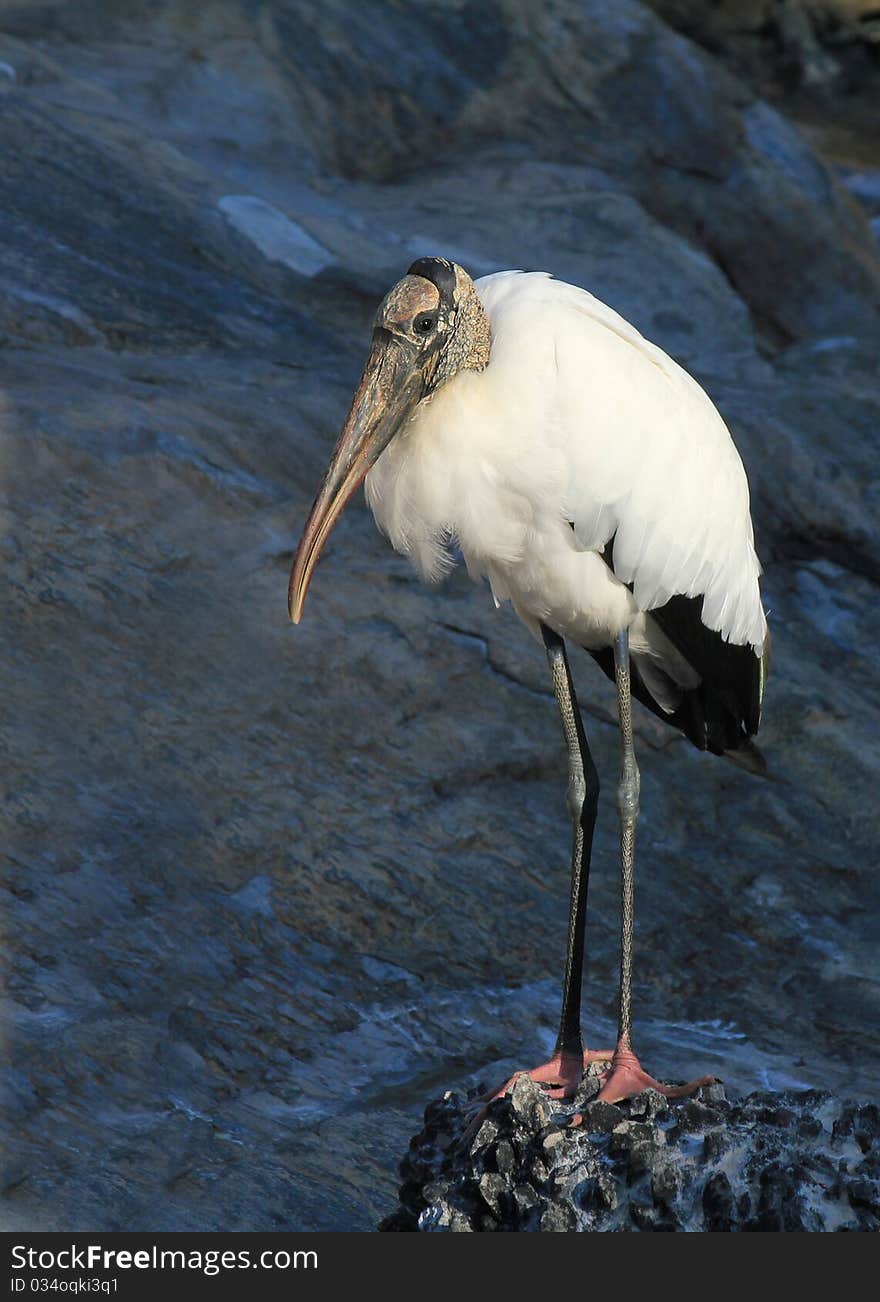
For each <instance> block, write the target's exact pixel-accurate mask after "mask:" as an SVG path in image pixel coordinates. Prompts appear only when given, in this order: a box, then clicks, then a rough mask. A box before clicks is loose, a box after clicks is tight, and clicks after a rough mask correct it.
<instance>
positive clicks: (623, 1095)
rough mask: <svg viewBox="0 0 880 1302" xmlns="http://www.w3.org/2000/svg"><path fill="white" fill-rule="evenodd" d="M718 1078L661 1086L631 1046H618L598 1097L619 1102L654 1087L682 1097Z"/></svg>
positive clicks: (671, 1095)
mask: <svg viewBox="0 0 880 1302" xmlns="http://www.w3.org/2000/svg"><path fill="white" fill-rule="evenodd" d="M715 1080H716V1078H715V1077H714V1076H701V1077H700V1079H699V1080H692V1081H689V1082H688V1083H687V1085H662V1084H661V1083H660V1081H658V1080H655V1079H654V1077H653V1076H649V1075H648V1073H647V1072H646V1071H643V1070H642V1064H641V1063H640V1062H639V1060H638V1058H637V1057H636V1055H635V1054H634V1053H633V1051H632V1049H630V1048H629V1047H628V1046H626V1045H623V1046H622V1045H618V1046H617V1048H616V1049H615V1050H614V1057H613V1058H612V1060H611V1071H610V1072H609V1074H608V1076H607V1077H606V1080H605V1084H604V1085H603V1086H602V1088H601V1090H600V1091H599V1098H600V1099H603V1100H604V1101H605V1102H606V1103H619V1102H620V1101H621V1099H631V1098H633V1097H634V1096H635V1095H636V1094H640V1093H641V1092H642V1090H648V1089H651V1090H657V1092H658V1093H659V1094H664V1095H665V1096H666V1098H668V1099H683V1098H687V1096H688V1095H689V1094H693V1093H695V1092H696V1091H697V1090H698V1089H699V1088H700V1086H701V1085H714V1084H715ZM576 1124H577V1121H576V1119H574V1118H573V1119H572V1125H576Z"/></svg>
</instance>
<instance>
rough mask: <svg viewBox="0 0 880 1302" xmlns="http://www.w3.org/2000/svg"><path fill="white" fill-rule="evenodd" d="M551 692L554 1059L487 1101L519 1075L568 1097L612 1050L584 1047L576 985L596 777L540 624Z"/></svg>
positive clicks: (562, 663) (563, 665)
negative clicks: (562, 852) (561, 892)
mask: <svg viewBox="0 0 880 1302" xmlns="http://www.w3.org/2000/svg"><path fill="white" fill-rule="evenodd" d="M541 633H542V635H543V638H544V646H545V648H546V651H547V661H548V663H549V665H550V677H551V681H552V683H553V694H554V696H555V697H556V702H557V704H558V706H559V714H560V718H561V720H562V731H563V734H564V736H565V745H566V749H567V751H568V791H567V796H566V802H567V804H568V812H569V814H570V816H571V821H572V834H573V835H572V855H571V904H570V908H569V916H568V948H567V953H566V960H565V978H564V981H563V986H562V1013H561V1016H560V1019H559V1034H558V1036H557V1037H556V1048H555V1049H554V1051H553V1056H552V1057H551V1058H550V1059H549V1060H548V1061H547V1062H545V1063H542V1064H541V1065H540V1066H539V1067H534V1068H532V1070H531V1071H527V1072H521V1071H519V1072H516V1073H515V1074H514V1075H513V1076H511V1078H510V1080H508V1081H505V1083H504V1085H503V1086H502V1087H501V1089H500V1090H498V1091H496V1092H495V1093H494V1094H493V1095H492V1097H493V1098H500V1097H501V1095H503V1094H506V1093H507V1091H508V1090H509V1089H510V1087H511V1086H512V1085H513V1083H514V1081H515V1080H516V1079H517V1077H519V1076H523V1075H526V1076H530V1077H531V1078H532V1080H534V1081H538V1082H540V1083H542V1084H546V1085H548V1086H549V1087H550V1088H549V1089H548V1093H549V1094H550V1096H551V1097H552V1098H571V1096H572V1095H573V1094H574V1092H575V1090H576V1089H577V1087H578V1085H579V1084H580V1081H581V1077H582V1075H583V1073H584V1069H585V1068H586V1067H587V1066H588V1065H589V1064H590V1063H591V1062H607V1063H608V1064H609V1067H610V1063H611V1057H612V1052H613V1051H612V1050H611V1049H585V1048H584V1044H583V1040H582V1038H581V981H582V976H583V967H584V929H585V923H586V913H587V887H588V885H589V881H590V858H591V855H592V849H593V830H594V828H595V826H596V809H597V806H598V801H599V775H598V773H597V772H596V766H595V764H594V763H593V757H592V755H591V754H590V747H589V745H588V743H587V737H586V734H585V732H584V725H583V722H582V720H581V712H580V709H579V708H578V702H577V696H576V695H575V690H574V684H573V683H572V681H571V670H570V669H569V666H568V656H567V655H566V653H565V643H564V641H563V640H562V638H561V637H560V636H559V634H558V633H554V632H553V630H552V629H550V628H548V627H547V626H546V625H545V624H542V625H541Z"/></svg>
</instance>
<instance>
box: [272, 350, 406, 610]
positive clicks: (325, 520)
mask: <svg viewBox="0 0 880 1302" xmlns="http://www.w3.org/2000/svg"><path fill="white" fill-rule="evenodd" d="M416 359H417V353H416V351H415V349H414V348H412V347H410V346H408V345H407V344H406V343H404V342H403V341H402V340H400V339H398V338H397V337H396V336H395V335H392V334H389V332H388V331H387V330H383V329H381V328H379V329H376V330H374V331H373V343H372V347H371V348H370V355H369V357H368V358H367V364H366V366H365V367H364V373H363V375H362V376H361V382H360V384H359V385H358V387H357V392H356V393H355V395H354V398H353V399H352V403H351V408H350V410H349V413H348V416H347V417H346V421H345V424H344V425H343V427H342V433H341V434H340V435H339V440H338V442H337V444H336V447H335V448H334V449H333V456H332V458H331V461H330V465H329V466H328V468H327V473H326V475H325V476H324V482H323V484H322V485H321V488H320V491H319V492H318V496H317V497H316V498H315V501H314V503H313V505H312V509H311V512H310V514H309V518H308V520H307V521H306V527H305V529H304V530H303V535H302V538H301V539H300V543H299V547H297V549H296V556H295V557H294V559H293V567H292V569H291V571H290V584H289V586H288V589H287V608H288V610H289V612H290V618H291V619H292V620H293V622H294V624H298V623H299V621H300V619H301V618H302V611H303V604H304V603H305V599H306V592H307V591H308V587H309V580H310V579H311V577H312V571H313V570H314V568H315V565H316V564H317V561H318V557H319V556H320V554H321V549H322V548H323V546H324V543H325V542H326V540H327V535H328V534H329V533H330V530H331V529H332V528H333V526H334V524H335V523H336V521H337V519H338V518H339V516H340V515H341V514H342V510H343V507H344V506H345V504H346V503H347V502H348V501H349V499H350V498H351V496H352V494H353V493H354V492H355V490H356V489H357V488H358V486H359V485H360V484H362V483H363V481H364V479H365V477H366V474H367V471H368V470H369V469H370V467H371V466H372V465H373V463H374V462H375V461H376V460H377V459H378V457H379V455H380V453H381V452H382V451H383V450H384V449H385V448H386V447H387V446H388V444H389V443H390V441H391V439H392V438H393V437H394V435H395V434H396V433H397V431H398V430H399V429H400V427H401V426H402V425H403V424H404V422H405V421H406V420H407V418H408V417H409V416H410V415H411V413H412V412H413V410H414V409H415V407H416V404H417V403H418V401H419V399H420V398H421V396H422V375H421V371H420V370H419V367H418V365H417V360H416Z"/></svg>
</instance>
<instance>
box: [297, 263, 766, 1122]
mask: <svg viewBox="0 0 880 1302" xmlns="http://www.w3.org/2000/svg"><path fill="white" fill-rule="evenodd" d="M364 477H366V491H367V499H368V501H369V504H370V506H371V507H372V510H373V514H374V516H375V518H376V522H377V524H378V525H379V527H380V528H381V529H382V530H383V531H384V532H385V533H386V534H388V536H389V538H390V539H391V542H392V543H393V544H394V546H395V547H396V548H397V550H398V551H400V552H403V553H405V554H406V555H408V556H410V557H411V558H412V560H413V561H414V563H415V565H416V567H417V568H418V569H419V571H420V572H421V573H422V574H423V575H424V576H425V577H426V578H428V579H437V578H439V577H440V576H441V575H442V574H443V573H444V572H445V571H446V570H447V569H448V568H449V566H450V565H451V564H452V563H453V544H457V545H458V546H459V547H460V549H461V552H462V555H463V556H464V559H465V561H466V563H467V566H468V569H469V571H470V573H471V575H472V576H473V577H474V578H475V579H476V578H479V577H480V576H485V577H486V578H488V580H489V583H490V584H491V587H492V591H493V593H494V596H495V600H496V602H501V601H503V600H506V599H510V600H511V601H512V602H513V605H514V607H515V609H516V611H517V612H518V614H519V615H520V616H521V618H522V619H523V620H524V621H525V623H526V624H527V625H528V627H529V628H530V629H531V630H532V632H533V633H534V634H535V635H536V637H538V639H539V640H540V641H541V642H542V643H543V645H544V649H545V651H546V655H547V660H548V666H549V669H550V674H551V681H552V684H553V693H554V696H555V697H556V701H557V705H558V707H559V712H560V719H561V722H562V728H563V734H564V737H565V742H566V748H567V752H568V779H569V780H568V788H567V804H568V809H569V814H570V816H571V819H572V826H573V831H574V836H573V842H572V879H571V880H572V885H571V903H570V912H569V931H568V950H567V957H566V967H565V977H564V981H563V995H562V1011H561V1015H560V1024H559V1034H558V1037H557V1041H556V1048H555V1050H554V1053H553V1055H552V1057H551V1058H550V1059H549V1060H548V1061H547V1062H546V1063H543V1064H541V1065H540V1066H539V1067H537V1068H534V1069H532V1071H530V1073H529V1075H531V1077H532V1079H533V1080H535V1081H537V1082H540V1083H543V1084H546V1085H547V1086H548V1088H549V1089H550V1092H551V1095H552V1096H553V1097H556V1098H570V1097H571V1096H572V1095H573V1094H574V1093H575V1091H576V1089H577V1085H578V1082H579V1081H580V1079H581V1074H582V1072H583V1070H584V1068H585V1067H587V1066H588V1065H590V1064H591V1063H598V1064H599V1065H600V1070H601V1069H602V1064H603V1063H604V1068H605V1078H604V1082H603V1085H602V1088H601V1091H600V1094H599V1097H600V1098H602V1099H607V1100H609V1101H610V1102H616V1101H618V1100H620V1099H623V1098H630V1097H632V1096H633V1095H634V1094H636V1093H638V1092H639V1091H641V1090H643V1089H646V1088H651V1089H657V1090H660V1091H661V1092H662V1093H664V1094H666V1095H667V1096H669V1097H681V1096H684V1095H687V1094H689V1093H692V1092H693V1091H694V1090H695V1089H698V1088H699V1087H700V1086H701V1085H704V1084H707V1083H708V1081H709V1079H710V1078H708V1077H701V1078H700V1079H698V1080H693V1081H691V1082H689V1083H688V1084H687V1085H682V1086H670V1085H664V1084H663V1083H662V1082H659V1081H657V1080H655V1079H654V1077H652V1076H649V1075H648V1074H647V1073H646V1072H645V1071H644V1070H643V1068H642V1067H641V1064H640V1062H639V1060H638V1058H637V1056H636V1054H635V1052H634V1050H633V1047H632V965H633V919H634V909H635V903H634V898H635V897H634V875H635V864H634V846H635V835H636V821H637V817H638V809H639V771H638V764H637V762H636V755H635V746H634V741H633V727H632V723H633V719H632V699H633V697H635V698H636V699H638V700H640V701H641V702H642V704H643V705H645V706H647V708H648V709H650V710H652V711H653V712H654V713H655V714H658V715H660V717H661V718H664V719H665V721H666V722H667V723H668V724H670V725H671V726H672V727H675V728H678V729H679V730H680V731H681V732H682V733H684V735H685V736H686V737H687V738H688V739H689V740H690V741H691V742H692V743H693V744H694V745H695V746H696V747H697V748H698V749H699V750H709V751H712V752H713V753H715V754H718V755H727V756H729V757H731V758H732V759H735V760H736V761H737V762H738V763H740V764H742V765H743V766H744V767H746V768H749V769H751V771H752V772H755V773H760V772H763V771H765V766H764V762H763V759H762V757H761V754H760V752H759V751H758V749H757V747H756V746H755V745H754V743H753V742H752V737H753V736H754V735H755V734H756V733H757V731H758V728H759V725H760V711H761V702H762V699H763V691H764V678H765V671H766V666H767V653H768V651H769V636H768V632H767V622H766V619H765V617H764V611H763V609H762V607H761V596H760V591H759V586H758V579H759V576H760V572H761V567H760V565H759V563H758V558H757V556H756V554H755V547H754V539H753V534H752V524H751V518H750V514H749V490H748V484H747V482H746V476H745V472H744V470H743V467H742V462H741V461H740V459H739V455H738V453H737V451H736V448H735V447H734V445H733V442H732V440H731V437H730V434H729V433H728V431H727V428H726V426H725V424H724V422H723V420H722V419H721V417H720V416H719V414H718V412H717V411H716V410H715V407H714V406H713V404H712V403H711V401H710V400H709V398H708V397H707V396H706V394H705V393H704V392H703V390H702V389H701V388H700V386H699V385H698V384H697V383H696V382H695V381H694V380H693V379H691V377H690V376H689V375H687V374H686V373H685V372H684V371H683V370H682V369H681V368H680V367H679V366H677V365H676V364H675V362H673V361H672V360H671V358H669V357H667V356H666V354H665V353H663V352H662V351H661V350H660V349H659V348H656V347H655V346H654V345H653V344H650V343H648V342H647V341H646V340H645V339H643V338H642V337H641V335H640V334H639V333H638V331H636V330H635V329H633V327H632V326H631V325H629V324H628V323H627V322H626V321H624V320H623V318H622V317H620V316H618V315H617V313H616V312H613V311H612V310H611V309H610V308H608V307H606V306H605V305H604V304H603V303H600V302H599V301H598V300H597V299H595V298H593V296H592V295H591V294H588V293H586V292H585V291H584V290H581V289H577V288H575V287H574V286H572V285H566V284H563V283H561V282H559V281H555V280H553V279H552V278H551V277H550V276H547V275H545V274H542V273H529V274H523V273H521V272H515V271H506V272H501V273H499V274H498V275H495V276H486V277H484V278H483V279H482V280H478V281H476V282H474V281H472V280H471V278H470V276H469V275H468V274H467V272H466V271H465V270H464V269H463V268H462V267H459V266H456V264H454V263H452V262H449V261H447V260H446V259H444V258H420V259H418V260H417V261H416V262H414V263H413V264H412V266H411V267H410V268H409V271H408V272H407V274H406V275H405V276H404V277H403V278H402V279H401V280H400V281H398V283H397V284H396V285H394V286H393V287H392V288H391V290H389V292H388V294H386V296H385V298H384V299H383V301H382V303H381V304H380V305H379V308H378V310H377V312H376V316H375V319H374V328H373V336H372V343H371V348H370V354H369V356H368V358H367V361H366V364H365V366H364V369H363V373H362V375H361V380H360V383H359V385H358V388H357V390H356V392H355V394H354V397H353V399H352V404H351V407H350V409H349V413H348V416H347V417H346V421H345V424H344V426H343V428H342V431H341V433H340V435H339V439H338V441H337V444H336V447H335V449H334V451H333V455H332V458H331V461H330V465H329V467H328V469H327V473H326V475H325V477H324V482H323V484H322V485H321V488H320V489H319V492H318V495H317V497H316V498H315V502H314V504H313V506H312V510H311V512H310V514H309V518H308V520H307V522H306V525H305V528H304V530H303V535H302V538H301V539H300V543H299V546H298V547H297V551H296V555H295V557H294V561H293V566H292V568H291V576H290V584H289V587H288V607H289V610H290V615H291V618H292V619H293V620H294V622H297V621H298V620H299V619H300V616H301V614H302V609H303V601H304V599H305V593H306V590H307V588H308V584H309V580H310V577H311V574H312V572H313V570H314V567H315V564H316V562H317V558H318V556H319V555H320V552H321V548H322V546H323V544H324V541H325V539H326V537H327V535H328V533H329V531H330V529H331V528H332V527H333V523H334V521H335V520H336V519H337V518H338V516H339V514H340V512H341V511H342V509H343V508H344V506H345V504H346V502H348V501H349V500H350V498H351V496H352V494H353V493H354V492H355V490H356V489H357V487H358V485H359V484H360V483H361V482H362V481H363V480H364ZM566 639H568V640H570V641H572V642H575V643H579V644H580V645H581V646H583V647H585V648H586V649H587V650H588V651H590V652H591V653H592V655H593V656H594V658H595V659H596V660H597V661H598V663H599V665H600V667H601V668H602V670H603V671H604V672H605V673H606V674H607V675H608V677H609V678H611V679H612V680H613V681H614V683H615V686H616V691H617V703H618V720H619V723H620V739H621V771H620V783H619V786H618V788H617V808H618V816H619V820H620V869H621V966H620V1000H619V1016H618V1038H617V1045H616V1048H615V1049H614V1050H613V1051H611V1050H596V1049H589V1048H587V1049H585V1048H584V1043H583V1037H582V1034H581V1028H580V1002H581V979H582V968H583V943H584V927H585V919H586V902H587V885H588V881H589V868H590V856H591V851H592V842H593V833H594V829H595V822H596V811H597V807H598V795H599V779H598V773H597V771H596V767H595V764H594V762H593V759H592V756H591V753H590V748H589V744H588V742H587V738H586V735H585V732H584V729H583V726H582V721H581V719H580V714H579V710H578V704H577V697H576V695H575V692H574V687H573V684H572V680H571V673H570V668H569V664H568V659H567V655H566V650H565V642H566ZM514 1079H515V1077H512V1078H511V1079H510V1080H509V1081H508V1082H507V1083H506V1084H505V1085H503V1086H502V1088H501V1090H500V1091H498V1094H503V1093H505V1092H506V1091H507V1090H508V1089H509V1088H510V1086H511V1085H512V1083H513V1080H514ZM496 1096H497V1095H496ZM572 1124H576V1122H575V1121H573V1122H572Z"/></svg>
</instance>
